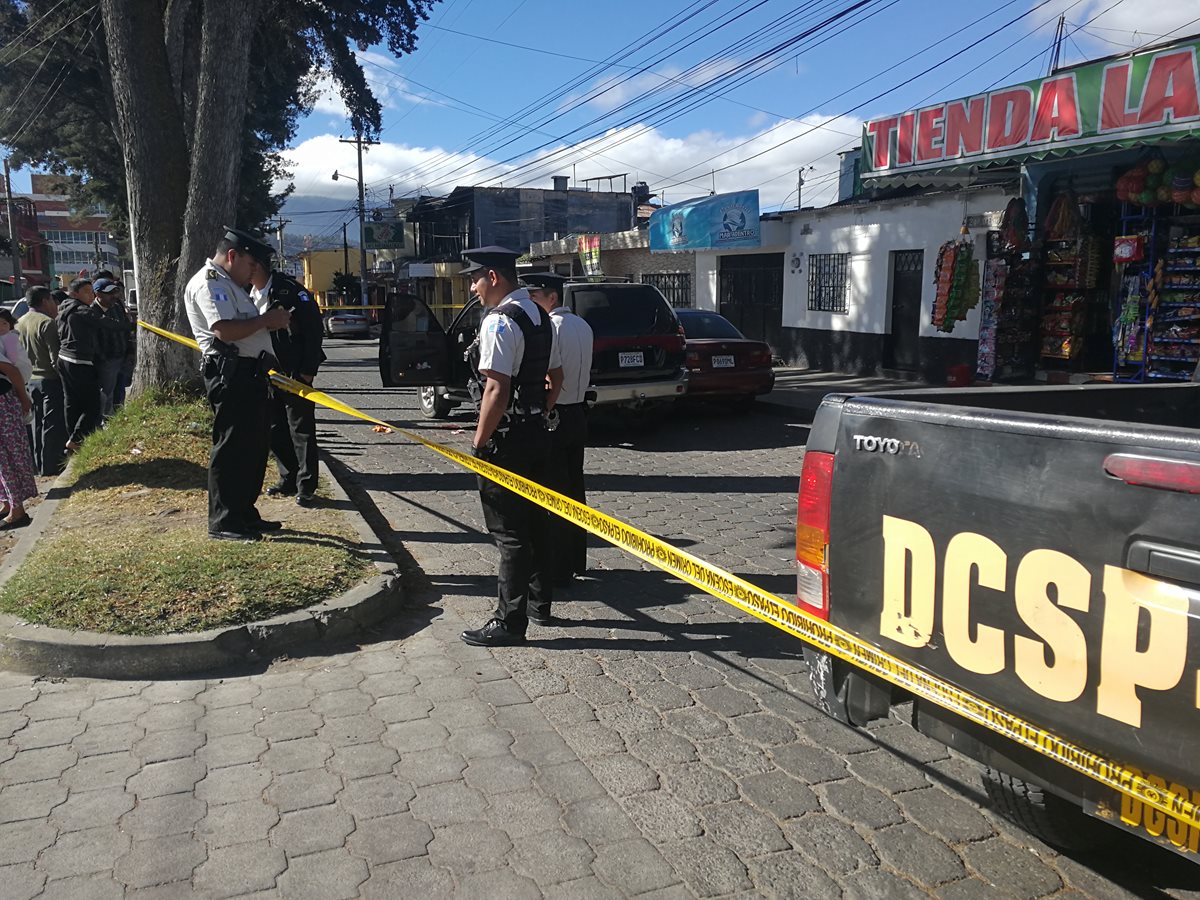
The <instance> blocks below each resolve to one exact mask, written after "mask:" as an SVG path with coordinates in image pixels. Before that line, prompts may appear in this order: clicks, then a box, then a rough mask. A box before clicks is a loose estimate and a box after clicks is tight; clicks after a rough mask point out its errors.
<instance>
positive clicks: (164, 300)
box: [101, 0, 244, 388]
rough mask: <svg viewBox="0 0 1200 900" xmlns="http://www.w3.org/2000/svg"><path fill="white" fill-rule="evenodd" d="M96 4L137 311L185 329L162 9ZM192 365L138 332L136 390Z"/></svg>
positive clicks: (183, 159)
mask: <svg viewBox="0 0 1200 900" xmlns="http://www.w3.org/2000/svg"><path fill="white" fill-rule="evenodd" d="M101 9H102V12H103V15H104V31H105V38H106V41H107V45H108V54H109V59H110V61H111V72H112V90H113V102H114V106H115V108H116V114H117V123H116V128H117V133H118V135H119V136H120V140H121V147H122V150H123V151H124V155H125V178H126V184H127V187H128V193H129V227H130V230H131V231H132V235H133V242H134V247H135V252H136V253H137V259H138V285H137V289H138V312H139V315H140V316H141V317H142V318H144V319H146V320H147V321H149V322H151V323H153V324H155V325H158V326H159V327H161V328H166V329H169V330H171V331H175V332H181V333H183V334H189V333H190V329H189V327H188V325H187V317H186V315H185V314H184V311H183V303H182V295H181V294H180V293H179V292H177V290H176V282H177V280H178V279H177V270H178V267H179V247H180V244H181V242H182V239H183V217H184V212H185V210H186V207H187V197H188V167H187V151H186V148H185V146H184V141H183V126H184V123H183V122H182V120H181V117H180V114H179V107H178V105H177V104H176V102H175V99H174V97H173V95H172V90H171V70H170V66H169V65H168V60H167V51H166V46H165V44H164V41H163V21H162V11H161V9H160V7H159V4H157V3H146V2H143V0H101ZM243 81H244V79H243ZM196 368H197V366H196V358H195V353H193V352H192V351H191V350H188V349H187V348H185V347H182V346H181V345H179V344H176V343H174V342H171V341H165V340H163V339H162V338H159V337H156V336H154V335H152V334H150V333H149V332H146V331H140V333H139V335H138V366H137V374H136V383H137V385H138V386H139V388H145V387H148V386H154V385H164V384H168V383H170V382H174V381H179V380H190V379H194V378H195V377H196Z"/></svg>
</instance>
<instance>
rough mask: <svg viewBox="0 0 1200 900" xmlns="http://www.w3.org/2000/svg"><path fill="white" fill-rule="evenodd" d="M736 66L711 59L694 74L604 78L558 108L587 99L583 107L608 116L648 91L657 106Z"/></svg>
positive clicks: (665, 70) (667, 71)
mask: <svg viewBox="0 0 1200 900" xmlns="http://www.w3.org/2000/svg"><path fill="white" fill-rule="evenodd" d="M738 65H739V61H738V60H736V59H714V60H711V61H708V62H705V63H704V64H702V65H700V66H698V67H697V68H695V69H694V70H687V71H685V70H684V69H681V68H679V67H678V66H663V67H662V68H659V69H655V70H653V71H649V72H640V73H638V74H636V75H631V74H630V73H629V72H628V71H626V72H620V73H617V74H615V75H606V76H605V77H603V78H599V79H597V80H596V81H594V82H592V85H591V87H589V88H587V90H585V91H581V92H577V93H574V94H571V95H569V96H568V97H567V98H566V99H565V100H563V102H562V103H561V104H560V105H559V109H560V110H562V109H565V108H566V107H568V106H573V105H575V104H576V103H578V102H579V101H580V100H583V99H584V98H587V101H586V104H585V105H587V106H590V107H593V108H594V109H598V110H601V111H602V112H610V111H611V110H614V109H616V108H617V107H618V106H620V105H621V104H623V103H627V102H628V101H630V100H633V99H635V98H638V97H641V96H642V95H644V94H646V93H647V92H648V91H654V92H655V93H654V95H653V97H652V98H651V99H652V102H658V101H661V100H664V99H666V98H667V97H671V96H675V95H676V94H678V93H680V92H681V91H682V90H683V89H685V88H692V87H700V86H702V85H704V84H706V83H707V82H709V81H711V80H712V79H714V78H719V77H720V76H721V75H724V74H726V73H727V72H730V71H732V70H733V69H734V68H736V67H737V66H738Z"/></svg>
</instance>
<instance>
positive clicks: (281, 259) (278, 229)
mask: <svg viewBox="0 0 1200 900" xmlns="http://www.w3.org/2000/svg"><path fill="white" fill-rule="evenodd" d="M291 224H292V220H291V219H285V218H284V217H283V216H280V217H279V224H278V225H277V226H276V227H275V237H276V239H277V240H278V241H279V265H280V267H283V265H284V256H283V226H284V225H291Z"/></svg>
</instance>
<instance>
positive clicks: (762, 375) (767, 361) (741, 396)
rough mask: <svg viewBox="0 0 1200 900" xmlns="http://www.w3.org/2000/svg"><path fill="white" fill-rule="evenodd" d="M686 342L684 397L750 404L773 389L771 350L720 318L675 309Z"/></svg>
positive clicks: (712, 313) (698, 310) (714, 314)
mask: <svg viewBox="0 0 1200 900" xmlns="http://www.w3.org/2000/svg"><path fill="white" fill-rule="evenodd" d="M675 314H676V315H677V316H678V317H679V324H680V325H682V326H683V333H684V336H685V337H686V339H687V345H686V350H687V356H686V360H687V369H688V396H689V397H691V396H696V397H705V398H708V397H713V398H721V399H729V400H733V401H736V402H740V403H750V402H753V400H754V398H755V397H758V396H760V395H762V394H768V393H770V392H771V389H772V388H773V387H774V386H775V372H774V371H773V370H772V369H771V347H770V346H769V345H768V344H765V343H763V342H762V341H752V340H749V339H748V338H747V337H746V336H745V335H743V334H742V333H741V332H740V331H738V330H737V328H736V327H735V326H734V324H733V323H732V322H730V321H729V320H728V319H726V318H725V317H724V316H722V315H718V314H717V313H715V312H710V311H709V310H704V309H677V310H675Z"/></svg>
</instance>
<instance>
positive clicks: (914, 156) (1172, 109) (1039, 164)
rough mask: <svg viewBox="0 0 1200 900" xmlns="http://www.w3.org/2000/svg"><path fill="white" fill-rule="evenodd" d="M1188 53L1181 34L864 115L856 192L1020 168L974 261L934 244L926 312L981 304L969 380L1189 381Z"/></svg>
mask: <svg viewBox="0 0 1200 900" xmlns="http://www.w3.org/2000/svg"><path fill="white" fill-rule="evenodd" d="M1198 52H1200V40H1198V39H1197V38H1194V37H1193V38H1188V39H1184V40H1181V41H1176V42H1173V43H1171V44H1165V45H1160V46H1156V47H1150V48H1146V49H1144V50H1142V51H1139V52H1138V53H1135V54H1131V55H1124V56H1119V57H1110V58H1107V59H1102V60H1096V61H1092V62H1089V63H1085V64H1082V65H1079V66H1075V67H1073V68H1070V69H1063V70H1059V71H1057V72H1055V73H1053V74H1052V75H1051V76H1049V77H1047V78H1042V79H1038V80H1036V81H1031V82H1027V83H1025V84H1020V85H1015V86H1012V87H1007V88H1002V89H1000V90H996V91H991V92H989V93H986V94H981V95H978V96H975V97H969V98H964V99H961V100H955V101H951V102H948V103H942V104H938V105H935V106H932V107H927V108H924V109H920V110H911V111H908V112H905V113H902V114H899V115H895V116H888V117H884V118H881V119H877V120H874V121H871V122H868V123H867V124H866V126H865V128H864V143H863V157H862V177H863V183H864V185H865V186H866V187H867V188H868V189H870V188H872V187H874V188H880V187H896V186H901V185H903V186H909V187H912V186H919V185H934V184H938V185H945V184H947V183H955V182H957V183H960V184H970V183H972V182H973V181H974V180H975V179H978V178H980V177H987V176H989V175H994V174H995V173H997V172H1002V171H1005V170H1012V169H1014V168H1015V169H1016V171H1017V173H1018V174H1019V178H1020V185H1021V188H1020V195H1019V196H1012V197H1011V198H1010V199H1009V201H1008V202H1007V203H1006V209H1005V213H1004V216H1003V219H1002V221H1001V223H999V225H998V226H997V227H994V228H989V229H988V234H987V241H986V247H985V249H984V253H983V255H982V256H983V258H982V259H978V258H977V257H976V256H972V255H971V252H970V251H971V250H972V249H978V248H977V246H973V245H972V243H973V242H970V241H967V242H958V241H956V240H955V239H954V238H953V237H952V236H947V243H946V245H945V246H944V247H943V248H942V250H941V251H940V253H939V263H938V267H937V274H936V278H935V281H936V291H937V299H936V300H935V303H934V306H933V310H932V318H931V322H932V324H934V326H935V327H938V328H942V327H945V326H946V325H947V324H949V323H950V322H952V321H954V319H955V317H957V316H960V315H961V311H962V310H963V309H964V308H965V309H973V308H974V307H975V306H976V305H978V307H979V328H978V335H977V337H978V351H977V358H976V372H977V377H979V378H983V379H991V380H1020V379H1026V378H1029V377H1031V376H1034V375H1036V376H1037V377H1042V378H1046V379H1048V380H1054V381H1058V380H1065V379H1071V380H1083V379H1085V378H1095V377H1100V376H1106V377H1111V378H1115V379H1118V380H1129V381H1143V380H1151V379H1163V380H1169V379H1183V378H1188V377H1190V376H1191V373H1192V371H1193V370H1194V369H1195V367H1196V362H1197V356H1198V355H1200V68H1198V64H1197V54H1198ZM964 224H966V223H964ZM980 263H981V265H979V264H980ZM977 269H978V271H976V270H977Z"/></svg>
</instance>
